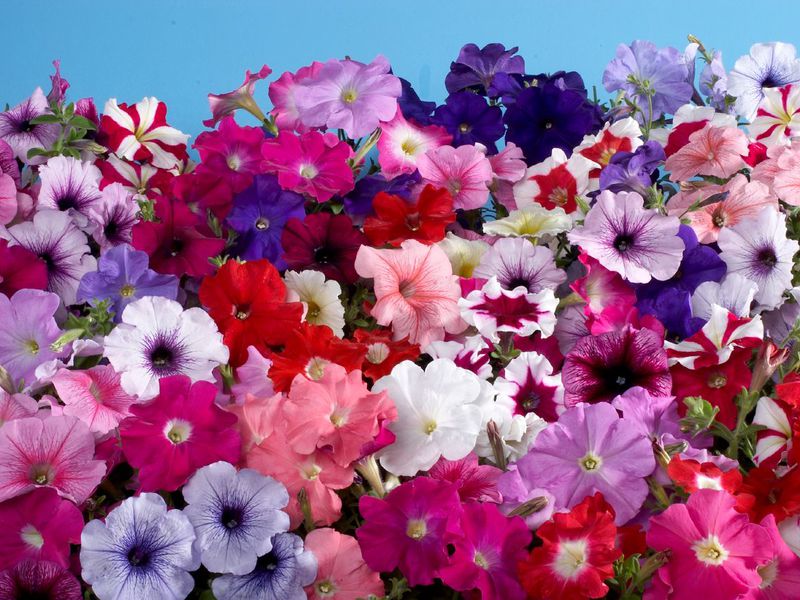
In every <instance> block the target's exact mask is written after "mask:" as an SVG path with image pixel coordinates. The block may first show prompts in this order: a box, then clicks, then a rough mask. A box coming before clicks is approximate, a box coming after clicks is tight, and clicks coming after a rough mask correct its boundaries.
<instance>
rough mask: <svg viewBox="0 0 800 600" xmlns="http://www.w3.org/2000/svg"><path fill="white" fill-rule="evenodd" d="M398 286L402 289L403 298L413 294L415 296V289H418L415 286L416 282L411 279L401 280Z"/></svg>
mask: <svg viewBox="0 0 800 600" xmlns="http://www.w3.org/2000/svg"><path fill="white" fill-rule="evenodd" d="M398 288H399V291H400V295H401V296H402V297H403V298H410V297H411V296H413V295H414V291H415V289H416V287H415V286H414V282H413V281H409V280H404V281H401V282H400V285H399V286H398Z"/></svg>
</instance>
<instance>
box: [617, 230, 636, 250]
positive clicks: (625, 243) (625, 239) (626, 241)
mask: <svg viewBox="0 0 800 600" xmlns="http://www.w3.org/2000/svg"><path fill="white" fill-rule="evenodd" d="M632 246H633V237H631V236H629V235H627V234H623V233H621V234H619V235H618V236H617V237H616V238H615V239H614V248H616V249H617V250H619V251H620V252H627V251H628V250H630V249H631V247H632Z"/></svg>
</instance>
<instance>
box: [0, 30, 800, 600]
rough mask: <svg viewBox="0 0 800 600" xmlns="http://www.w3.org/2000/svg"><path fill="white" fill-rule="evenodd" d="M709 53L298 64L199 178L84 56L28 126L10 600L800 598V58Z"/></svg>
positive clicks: (3, 140)
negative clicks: (594, 66)
mask: <svg viewBox="0 0 800 600" xmlns="http://www.w3.org/2000/svg"><path fill="white" fill-rule="evenodd" d="M689 41H690V44H689V45H688V47H687V48H686V50H685V51H684V52H680V51H678V50H676V49H674V48H658V47H656V46H654V45H653V44H652V43H650V42H646V41H635V42H633V43H632V44H631V45H620V46H619V47H618V49H617V52H616V57H615V58H613V60H611V62H610V63H609V64H608V67H607V68H606V70H605V73H604V74H603V85H604V87H605V89H606V90H607V91H608V92H610V93H611V95H612V99H611V100H610V101H608V102H605V103H601V102H599V101H598V100H597V99H593V98H590V97H589V94H588V92H587V89H586V87H585V85H584V82H583V80H582V79H581V77H580V76H579V75H578V74H577V73H574V72H558V73H554V74H549V75H548V74H534V75H531V74H529V73H528V72H527V70H526V66H525V61H524V60H523V58H522V57H521V56H518V55H517V54H516V51H517V49H516V48H511V49H506V48H505V47H504V46H502V45H501V44H489V45H487V46H485V47H484V48H478V47H477V46H475V45H474V44H468V45H466V46H464V48H463V49H462V50H461V52H460V54H459V55H458V57H457V59H456V60H455V61H454V62H453V63H452V65H451V68H450V72H449V73H448V75H447V77H446V80H445V86H446V88H447V91H448V93H449V95H448V97H447V99H446V101H445V102H444V104H442V105H440V106H436V104H435V103H433V102H425V101H423V100H420V99H419V97H418V96H417V94H416V93H415V92H414V90H413V89H412V87H411V86H410V85H409V83H408V82H407V81H405V80H403V79H401V78H399V77H397V76H395V75H394V74H392V72H391V69H390V66H389V63H388V62H387V61H386V60H385V59H384V58H383V57H378V58H376V59H375V60H374V61H372V62H370V63H361V62H357V61H355V60H351V59H346V60H330V61H328V62H325V63H319V62H314V63H313V64H311V65H308V66H305V67H303V68H301V69H300V70H298V71H297V72H295V73H291V72H287V73H284V74H282V75H281V76H280V77H278V78H276V79H273V80H272V81H271V83H270V84H269V98H270V100H271V104H272V109H271V110H270V111H268V113H266V114H265V112H264V111H263V110H262V109H261V108H260V106H259V102H258V101H257V100H256V95H255V88H256V86H257V83H258V81H259V80H263V79H267V78H268V77H269V76H270V75H271V71H270V69H269V68H268V67H266V66H264V67H263V68H262V69H261V70H259V71H258V72H256V73H254V74H253V73H250V72H249V71H248V72H247V75H246V77H245V81H244V83H243V84H242V86H241V87H240V88H238V89H236V90H234V91H232V92H229V93H225V94H218V95H217V94H212V95H210V96H209V100H210V105H211V112H212V115H213V117H212V118H211V119H210V120H209V121H207V122H206V125H207V126H209V127H210V128H212V129H209V130H208V131H205V132H204V133H202V134H200V135H199V136H198V137H197V139H196V141H195V142H194V144H193V148H194V149H195V151H196V152H197V154H198V155H199V160H198V161H195V160H192V159H190V157H189V154H188V152H189V151H188V146H187V144H188V137H189V136H187V135H185V134H183V133H181V132H180V131H178V130H176V129H174V128H173V127H171V126H170V125H169V124H168V122H167V108H166V106H165V105H164V103H163V102H160V101H158V100H157V99H156V98H145V99H143V100H142V101H141V102H138V103H136V104H125V103H118V102H117V101H116V100H115V99H111V100H109V101H108V102H107V103H106V104H105V107H104V109H103V112H102V115H98V112H97V110H96V108H95V105H94V103H93V101H92V100H91V99H82V100H79V101H77V102H74V103H72V102H68V101H67V100H66V98H65V95H66V92H67V89H68V87H69V84H68V83H67V81H66V80H65V79H64V78H63V77H62V76H61V74H60V72H59V65H58V63H57V62H56V63H55V67H56V70H55V74H54V75H53V76H52V89H51V90H50V92H49V94H47V95H45V94H44V92H43V91H42V90H41V89H37V90H36V91H35V92H34V93H33V95H32V96H31V97H30V98H28V99H27V100H25V101H23V102H22V103H21V104H19V105H17V106H15V107H13V108H10V109H8V110H6V111H5V112H3V113H0V322H2V324H3V329H4V331H3V334H2V336H0V366H1V367H2V368H0V388H1V389H0V522H2V524H3V527H2V528H0V599H3V600H6V599H12V598H13V599H17V598H29V597H36V598H49V599H53V600H80V599H81V598H98V599H99V600H112V599H113V600H128V599H131V600H134V599H135V600H142V599H150V598H153V599H156V598H158V599H162V598H163V599H175V600H182V599H183V598H186V597H187V596H190V595H191V597H193V598H204V599H210V598H216V599H218V600H233V599H248V600H249V599H256V600H299V599H302V598H311V599H317V600H322V599H336V600H357V599H366V598H388V599H400V598H409V599H410V598H444V597H447V598H449V597H458V595H459V593H463V594H464V597H468V598H483V599H485V600H493V599H494V600H524V599H525V598H532V599H548V600H554V599H580V598H601V597H605V596H611V597H617V598H623V599H627V600H630V599H633V598H642V597H644V598H646V599H648V600H657V599H668V598H669V599H681V598H696V597H703V598H709V599H712V598H714V599H716V598H718V599H721V600H726V599H736V598H742V599H748V600H755V599H762V598H763V599H771V600H775V599H781V598H785V599H788V598H796V597H797V591H796V590H797V589H798V588H797V586H798V585H800V467H799V466H798V462H800V452H798V449H800V444H795V441H796V440H798V436H800V375H798V374H797V373H796V371H797V370H798V368H800V352H798V348H800V346H799V345H798V344H797V341H798V338H800V327H798V317H800V287H796V284H798V282H799V281H800V277H798V271H799V270H800V269H798V267H797V265H796V263H795V262H794V256H795V254H796V253H797V251H798V248H799V247H800V245H799V244H798V239H800V143H799V142H798V141H797V140H796V136H795V134H796V133H797V134H798V135H800V59H798V58H797V57H796V55H795V49H794V47H793V46H791V45H788V44H782V43H769V44H757V45H755V46H753V47H752V49H751V52H750V55H749V56H745V57H742V58H740V59H739V60H737V61H736V64H735V66H734V68H733V69H732V70H731V71H730V72H728V71H726V69H725V68H724V67H723V64H722V58H721V54H720V53H719V52H712V51H709V50H707V49H706V48H705V47H704V46H703V45H702V44H701V43H700V42H699V40H697V39H696V38H693V37H690V38H689ZM246 113H250V114H251V115H253V116H254V117H255V118H256V119H257V120H258V122H259V124H258V126H248V125H243V124H239V123H237V120H236V119H237V118H239V120H240V121H243V120H245V119H250V118H251V117H250V116H248V115H247V114H246ZM243 117H244V119H243Z"/></svg>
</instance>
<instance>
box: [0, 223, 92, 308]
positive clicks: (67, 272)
mask: <svg viewBox="0 0 800 600" xmlns="http://www.w3.org/2000/svg"><path fill="white" fill-rule="evenodd" d="M0 237H3V238H5V239H7V240H9V245H12V246H13V245H20V246H22V247H23V248H25V249H26V250H29V251H30V252H32V253H33V254H35V255H36V256H38V257H39V258H41V259H42V260H43V261H44V262H45V264H46V265H47V280H48V285H47V289H48V290H49V291H51V292H53V293H55V294H58V295H59V296H60V297H61V300H62V301H63V302H64V305H65V306H69V305H71V304H74V303H75V295H76V292H77V290H78V283H79V282H80V280H81V277H83V275H84V274H85V273H88V272H89V271H94V270H95V269H96V268H97V260H96V259H95V258H94V257H93V256H92V255H91V254H89V245H88V244H87V239H86V236H85V235H84V234H83V233H82V232H81V230H80V229H78V228H77V227H76V226H75V224H74V223H73V222H72V219H70V217H69V216H68V215H67V214H66V213H62V212H60V211H57V210H41V211H39V212H37V213H36V214H35V215H34V217H33V220H32V221H26V222H24V223H18V224H17V225H13V226H12V227H9V228H8V229H6V230H3V229H2V228H0Z"/></svg>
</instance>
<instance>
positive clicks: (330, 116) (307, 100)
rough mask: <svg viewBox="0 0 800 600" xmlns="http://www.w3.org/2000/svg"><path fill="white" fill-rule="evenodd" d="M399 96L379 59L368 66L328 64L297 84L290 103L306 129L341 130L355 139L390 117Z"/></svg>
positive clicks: (346, 62) (345, 62) (386, 66)
mask: <svg viewBox="0 0 800 600" xmlns="http://www.w3.org/2000/svg"><path fill="white" fill-rule="evenodd" d="M400 93H401V86H400V80H399V79H398V78H397V77H396V76H395V75H393V74H392V73H391V67H390V65H389V62H388V61H387V60H386V59H385V58H384V57H383V56H380V55H379V56H377V57H376V58H375V60H373V61H372V62H371V63H369V64H364V63H360V62H358V61H354V60H350V59H345V60H329V61H328V62H326V63H324V64H323V65H322V67H320V69H319V70H318V71H317V72H316V73H314V74H313V75H311V76H309V77H308V78H305V79H303V80H301V81H299V82H298V83H297V87H296V88H295V89H294V94H293V99H294V102H295V105H296V107H297V114H298V118H299V119H300V121H301V122H302V123H303V125H305V126H306V127H326V128H328V129H343V130H344V131H345V133H346V134H347V136H348V137H350V138H352V139H357V138H360V137H364V136H365V135H368V134H369V133H370V132H372V131H373V130H374V129H375V128H376V127H377V126H378V124H379V122H380V121H388V120H390V119H391V118H392V117H393V116H394V114H395V112H396V111H397V98H398V97H399V96H400Z"/></svg>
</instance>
